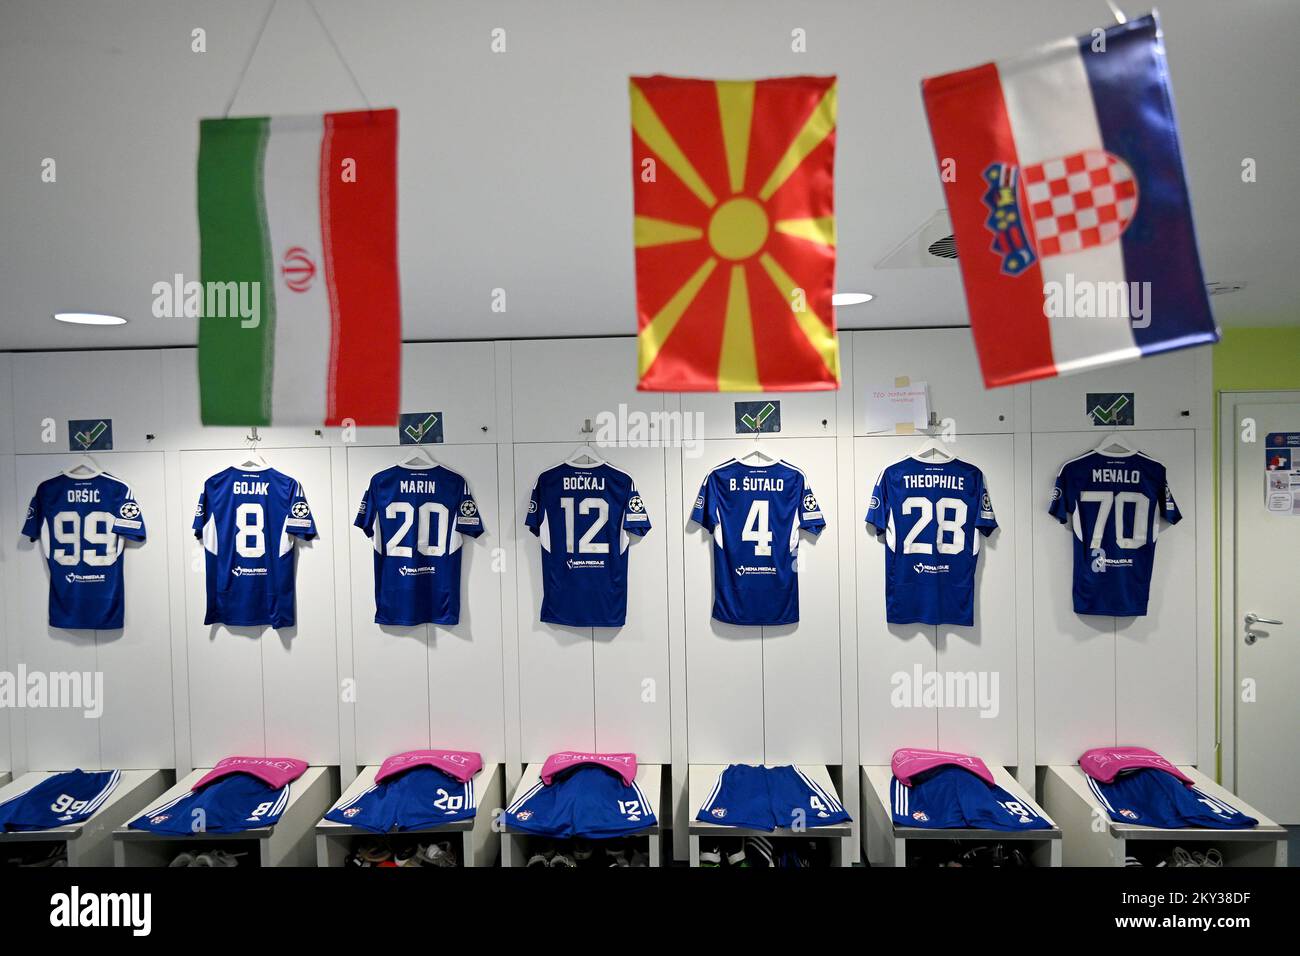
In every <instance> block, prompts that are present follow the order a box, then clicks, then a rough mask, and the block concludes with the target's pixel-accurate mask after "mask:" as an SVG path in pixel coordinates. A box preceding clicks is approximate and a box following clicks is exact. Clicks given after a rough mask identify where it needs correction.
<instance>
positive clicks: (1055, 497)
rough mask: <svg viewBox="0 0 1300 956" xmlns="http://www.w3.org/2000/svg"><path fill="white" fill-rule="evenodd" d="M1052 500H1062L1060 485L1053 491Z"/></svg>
mask: <svg viewBox="0 0 1300 956" xmlns="http://www.w3.org/2000/svg"><path fill="white" fill-rule="evenodd" d="M1052 500H1053V501H1060V500H1061V486H1060V485H1057V486H1056V487H1055V488H1053V489H1052Z"/></svg>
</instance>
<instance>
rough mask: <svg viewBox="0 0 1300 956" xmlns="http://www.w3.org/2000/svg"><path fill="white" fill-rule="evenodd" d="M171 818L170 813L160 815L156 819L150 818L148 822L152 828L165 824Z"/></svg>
mask: <svg viewBox="0 0 1300 956" xmlns="http://www.w3.org/2000/svg"><path fill="white" fill-rule="evenodd" d="M171 818H172V815H171V814H170V813H160V814H158V816H156V817H150V818H149V822H150V823H152V824H153V825H154V826H158V825H159V824H162V823H166V822H167V821H168V820H170V819H171Z"/></svg>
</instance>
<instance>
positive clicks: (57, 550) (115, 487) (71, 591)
mask: <svg viewBox="0 0 1300 956" xmlns="http://www.w3.org/2000/svg"><path fill="white" fill-rule="evenodd" d="M22 533H23V535H25V536H26V537H27V538H30V539H31V540H32V541H35V540H37V539H38V538H39V539H40V542H41V550H42V551H43V552H44V553H45V557H46V560H47V562H48V563H49V568H50V611H49V614H50V616H49V621H50V627H62V628H68V629H70V630H97V631H108V630H114V629H116V628H119V627H121V626H122V623H123V618H124V606H125V601H124V598H123V583H122V560H121V556H122V549H123V546H124V545H125V543H126V541H125V539H127V538H131V539H132V540H135V541H143V540H144V516H143V515H142V514H141V513H140V505H139V504H137V503H136V500H135V497H134V495H132V494H131V489H130V488H129V487H127V485H126V483H125V482H124V481H122V480H121V479H119V478H114V477H113V476H112V475H110V474H108V472H100V473H99V474H97V475H93V476H91V477H87V478H76V477H73V476H72V475H68V474H58V475H55V476H54V477H53V478H47V479H46V480H45V481H42V482H41V483H40V484H39V485H38V486H37V488H36V494H34V495H33V496H32V501H31V504H30V505H28V507H27V520H26V521H25V522H24V524H23V532H22Z"/></svg>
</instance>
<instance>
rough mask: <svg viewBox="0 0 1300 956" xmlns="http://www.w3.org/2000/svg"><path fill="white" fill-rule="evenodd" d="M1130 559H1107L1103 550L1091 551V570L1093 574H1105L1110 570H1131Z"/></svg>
mask: <svg viewBox="0 0 1300 956" xmlns="http://www.w3.org/2000/svg"><path fill="white" fill-rule="evenodd" d="M1131 567H1133V559H1132V558H1108V557H1106V549H1105V548H1094V549H1093V550H1092V570H1093V572H1094V573H1095V574H1105V573H1106V572H1107V571H1108V570H1110V569H1111V568H1131Z"/></svg>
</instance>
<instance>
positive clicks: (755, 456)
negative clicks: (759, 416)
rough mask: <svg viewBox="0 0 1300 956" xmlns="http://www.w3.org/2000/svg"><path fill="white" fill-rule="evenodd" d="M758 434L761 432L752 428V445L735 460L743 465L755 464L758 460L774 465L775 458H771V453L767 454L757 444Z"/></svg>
mask: <svg viewBox="0 0 1300 956" xmlns="http://www.w3.org/2000/svg"><path fill="white" fill-rule="evenodd" d="M760 434H761V433H760V432H759V430H758V429H757V428H755V429H754V447H753V448H751V449H750V450H749V451H747V452H745V454H743V455H741V456H740V457H739V458H738V459H736V460H737V461H739V462H740V463H741V464H743V465H749V464H756V463H758V462H761V463H762V464H765V465H774V464H776V462H777V459H775V458H773V457H772V456H771V455H769V454H768V453H767V452H765V451H763V449H762V447H761V446H760V445H759V443H758V438H759V435H760Z"/></svg>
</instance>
